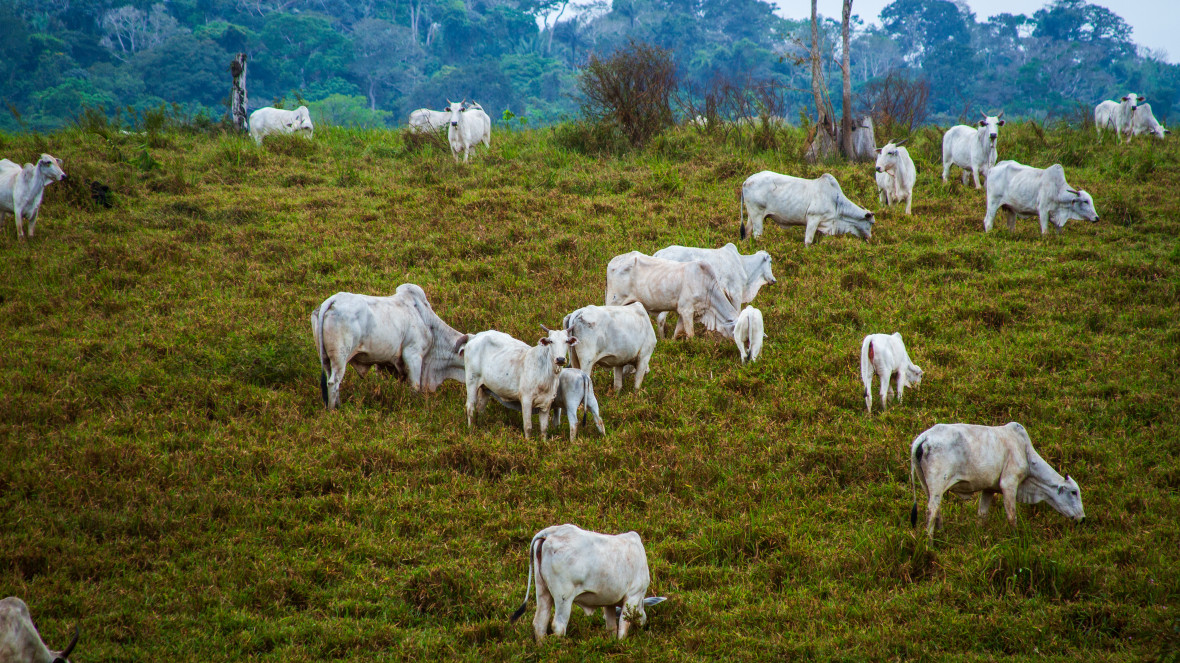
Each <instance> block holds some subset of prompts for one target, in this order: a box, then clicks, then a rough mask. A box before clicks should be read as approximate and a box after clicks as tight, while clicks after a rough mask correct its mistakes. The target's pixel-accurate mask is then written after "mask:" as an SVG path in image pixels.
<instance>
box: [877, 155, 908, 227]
mask: <svg viewBox="0 0 1180 663" xmlns="http://www.w3.org/2000/svg"><path fill="white" fill-rule="evenodd" d="M906 140H908V139H903V140H899V141H890V142H888V143H886V144H885V147H882V148H881V149H879V150H877V152H878V154H877V174H876V178H877V190H878V194H877V195H878V198H879V199H880V201H881V202H882V203H884V204H886V205H897V204H899V203H901V201H903V200H904V201H905V213H906V214H907V215H908V214H909V213H910V206H911V205H912V204H913V202H914V182H916V181H917V179H918V170H917V168H915V167H914V160H913V159H911V158H910V153H909V150H907V149H906V148H904V147H902V145H903V144H904V143H905V142H906Z"/></svg>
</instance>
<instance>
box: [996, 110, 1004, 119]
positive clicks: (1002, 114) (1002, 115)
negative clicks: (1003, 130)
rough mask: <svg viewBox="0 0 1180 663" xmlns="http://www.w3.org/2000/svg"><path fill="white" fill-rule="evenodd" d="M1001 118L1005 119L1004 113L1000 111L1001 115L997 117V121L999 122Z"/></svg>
mask: <svg viewBox="0 0 1180 663" xmlns="http://www.w3.org/2000/svg"><path fill="white" fill-rule="evenodd" d="M1001 117H1004V111H1000V114H999V115H997V116H996V119H997V120H998V119H1000V118H1001Z"/></svg>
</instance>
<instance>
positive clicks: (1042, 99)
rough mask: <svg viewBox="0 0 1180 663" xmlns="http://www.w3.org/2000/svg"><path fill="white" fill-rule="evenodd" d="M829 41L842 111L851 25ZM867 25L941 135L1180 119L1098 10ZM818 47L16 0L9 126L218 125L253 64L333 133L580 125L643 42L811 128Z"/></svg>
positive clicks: (941, 0) (791, 25) (494, 16)
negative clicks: (923, 98) (1112, 104)
mask: <svg viewBox="0 0 1180 663" xmlns="http://www.w3.org/2000/svg"><path fill="white" fill-rule="evenodd" d="M854 9H855V7H854ZM820 27H821V31H822V40H823V43H824V48H823V53H824V57H825V68H826V71H825V80H826V81H827V84H828V85H829V86H831V89H832V91H833V92H834V94H833V95H832V97H833V100H834V101H835V102H836V103H837V106H838V104H839V94H838V93H837V91H838V86H839V64H838V63H839V59H840V52H839V50H840V46H839V43H840V40H839V22H838V20H833V19H822V25H821V26H820ZM853 27H854V34H853V38H852V42H851V46H850V49H849V54H850V58H851V64H852V67H851V70H852V71H851V73H852V78H853V89H854V92H859V91H861V90H864V89H866V86H870V87H871V86H872V84H873V83H874V82H879V81H881V80H882V79H884V78H885V77H886V76H888V75H890V74H891V73H892V74H894V75H895V76H896V75H898V74H901V75H903V76H906V77H908V78H910V79H913V80H919V79H920V80H923V81H925V82H926V83H927V84H928V85H929V88H930V95H929V104H930V107H929V111H930V115H929V117H928V118H927V119H928V121H932V122H948V121H953V120H955V119H957V118H959V117H965V116H969V115H973V114H977V111H978V110H980V109H1000V108H1003V109H1004V110H1005V111H1006V113H1007V116H1008V117H1013V116H1017V117H1019V116H1025V117H1033V118H1037V119H1048V118H1055V117H1057V118H1060V117H1082V116H1083V114H1084V113H1086V112H1088V111H1089V110H1090V109H1092V108H1093V106H1094V104H1096V103H1097V102H1099V101H1101V100H1102V99H1108V98H1113V97H1115V96H1116V95H1117V96H1121V95H1122V94H1124V93H1125V92H1127V91H1136V92H1139V93H1141V94H1145V95H1147V97H1148V98H1149V99H1150V100H1151V102H1152V107H1153V109H1154V111H1155V114H1156V115H1157V117H1159V118H1160V119H1161V121H1163V120H1165V119H1166V118H1167V117H1168V116H1169V115H1171V114H1172V111H1173V110H1175V109H1176V105H1177V101H1178V100H1180V66H1177V65H1173V64H1169V63H1168V62H1167V61H1166V60H1165V58H1164V57H1163V56H1162V54H1160V53H1155V52H1151V51H1149V50H1147V49H1143V48H1139V47H1137V46H1136V45H1135V44H1134V43H1133V41H1132V34H1131V28H1130V26H1129V25H1128V24H1127V23H1126V21H1125V20H1123V19H1122V18H1121V17H1119V16H1118V15H1117V14H1116V13H1115V12H1113V11H1111V10H1109V9H1106V8H1104V7H1101V6H1098V5H1094V4H1089V3H1087V2H1085V1H1084V0H1054V1H1053V2H1051V3H1050V4H1047V5H1045V6H1044V7H1043V8H1041V9H1039V10H1037V11H1035V12H1033V13H1032V14H1031V15H1024V14H1017V15H1013V14H1001V15H998V16H994V17H991V18H989V19H987V20H984V21H980V20H978V19H977V17H976V16H975V14H974V13H972V12H971V11H970V9H969V8H968V7H967V5H966V4H965V3H962V2H952V1H951V0H895V1H894V2H892V3H891V4H889V5H888V6H886V7H885V9H884V10H883V11H882V12H881V25H879V26H878V25H866V24H865V23H864V22H863V21H861V20H860V19H859V18H855V17H854V26H853ZM809 35H810V29H809V25H808V23H806V22H804V21H792V20H787V19H783V18H781V17H779V16H776V15H775V13H774V7H773V5H771V4H770V3H767V2H763V1H762V0H614V1H613V2H608V1H605V0H604V1H600V2H598V3H597V4H590V5H586V4H578V5H576V6H575V5H571V4H570V3H569V2H567V1H565V0H408V1H407V0H163V1H161V0H155V1H153V0H87V1H86V2H82V1H81V0H35V1H34V0H16V1H15V2H7V3H3V4H2V6H0V100H2V101H3V102H4V103H5V107H6V110H5V111H4V112H3V113H0V129H2V130H6V131H20V130H22V129H24V130H51V129H54V128H58V127H61V126H63V125H65V124H68V123H70V122H71V121H72V119H73V118H74V117H76V116H78V115H79V114H80V113H81V111H82V109H84V108H87V107H102V108H103V109H105V111H106V112H107V113H108V114H111V113H114V112H115V111H116V110H120V111H123V112H125V111H126V109H127V108H128V107H130V108H133V109H138V110H140V111H142V110H143V109H146V108H154V107H157V106H159V105H160V104H161V103H164V104H177V105H179V107H180V108H181V109H182V110H183V112H184V113H186V114H189V115H192V116H196V115H198V114H204V115H207V116H209V117H211V118H214V119H219V118H221V117H222V116H224V115H225V113H226V101H227V98H228V96H229V89H230V75H229V62H230V60H231V59H232V58H233V56H234V55H235V54H236V53H238V52H244V53H247V54H248V56H249V61H248V78H247V85H248V90H249V95H250V108H251V110H253V109H255V108H260V107H262V106H267V105H272V104H278V105H285V106H286V107H288V108H290V107H293V106H294V105H297V104H298V103H304V102H305V103H307V104H308V105H309V106H311V107H312V110H313V113H314V114H315V115H316V116H317V119H318V120H320V121H325V120H326V121H328V122H333V123H337V124H346V125H359V126H386V125H390V126H392V125H396V124H401V123H404V121H405V118H406V116H407V115H408V114H409V112H410V111H411V110H413V109H415V108H420V107H430V108H439V107H441V106H442V105H443V104H444V103H445V101H446V100H447V99H454V100H458V99H461V98H467V99H474V100H476V101H479V102H480V103H481V104H482V105H483V106H484V107H485V108H486V109H488V110H489V111H490V113H491V115H492V116H493V118H499V117H500V116H501V115H502V114H503V112H504V111H505V110H507V111H511V112H512V113H513V114H515V115H517V116H522V117H524V118H526V119H527V121H528V122H529V123H530V124H531V125H534V126H535V125H544V124H549V123H553V122H556V121H560V120H561V119H563V118H572V117H574V116H576V115H577V109H578V107H579V105H578V100H577V98H576V94H577V71H578V69H579V67H580V66H582V65H583V64H585V62H586V61H587V58H588V56H589V55H590V54H591V53H598V54H606V53H610V52H612V51H613V50H615V49H616V48H618V47H620V46H622V45H625V44H627V43H630V42H632V41H634V42H641V43H648V44H652V45H655V46H659V47H662V48H665V49H667V50H668V51H670V52H671V54H672V55H673V58H674V61H675V64H676V67H677V74H678V76H679V78H680V80H681V81H682V82H684V83H686V84H687V85H689V86H692V85H696V86H700V88H703V86H707V85H709V84H711V82H715V81H717V80H727V81H736V80H739V79H740V81H745V82H746V83H749V82H751V81H756V82H759V83H770V84H773V85H774V86H775V89H777V90H779V91H780V97H781V99H780V104H779V107H780V108H782V109H783V114H784V115H785V116H786V117H787V118H788V119H790V120H792V121H796V120H797V118H798V116H799V113H800V112H801V111H802V112H808V109H809V108H810V107H811V97H810V93H809V92H807V90H809V87H810V71H809V67H808V66H807V65H805V64H802V63H801V60H802V59H803V58H805V57H806V55H807V48H808V46H807V44H808V40H809V39H810V36H809ZM698 89H699V88H698ZM855 98H857V97H856V95H855V94H854V99H855ZM854 103H855V102H854ZM858 110H859V109H858Z"/></svg>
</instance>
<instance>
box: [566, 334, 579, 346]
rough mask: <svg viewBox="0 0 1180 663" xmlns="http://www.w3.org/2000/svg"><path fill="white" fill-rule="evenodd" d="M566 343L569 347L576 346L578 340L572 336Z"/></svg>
mask: <svg viewBox="0 0 1180 663" xmlns="http://www.w3.org/2000/svg"><path fill="white" fill-rule="evenodd" d="M566 343H568V344H570V345H577V344H578V339H577V338H575V337H573V336H571V337H570V338H569V340H568V341H566Z"/></svg>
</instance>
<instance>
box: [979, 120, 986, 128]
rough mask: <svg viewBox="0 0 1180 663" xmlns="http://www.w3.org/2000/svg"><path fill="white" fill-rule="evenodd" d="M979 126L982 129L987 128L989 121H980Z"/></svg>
mask: <svg viewBox="0 0 1180 663" xmlns="http://www.w3.org/2000/svg"><path fill="white" fill-rule="evenodd" d="M979 126H981V127H986V126H987V120H980V121H979Z"/></svg>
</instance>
